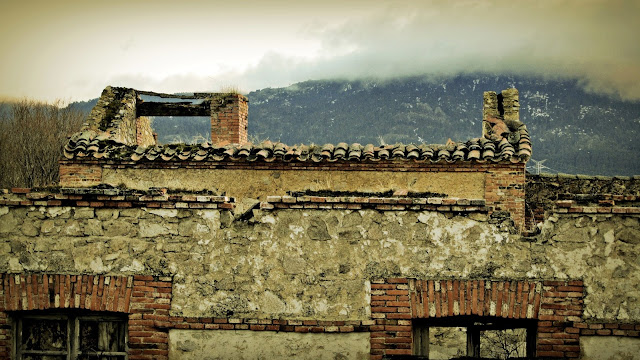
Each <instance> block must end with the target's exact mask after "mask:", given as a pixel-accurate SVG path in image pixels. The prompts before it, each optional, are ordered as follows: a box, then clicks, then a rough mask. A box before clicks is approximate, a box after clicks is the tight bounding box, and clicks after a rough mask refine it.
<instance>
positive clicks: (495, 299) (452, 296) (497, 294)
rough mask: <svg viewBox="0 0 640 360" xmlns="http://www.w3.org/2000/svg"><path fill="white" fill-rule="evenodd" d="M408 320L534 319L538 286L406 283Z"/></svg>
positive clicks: (530, 283)
mask: <svg viewBox="0 0 640 360" xmlns="http://www.w3.org/2000/svg"><path fill="white" fill-rule="evenodd" d="M408 285H409V286H408V287H409V296H410V299H411V317H412V318H414V319H428V318H439V317H448V316H457V315H479V316H494V317H498V318H506V319H538V315H539V312H540V302H541V298H542V291H543V287H542V283H541V282H535V281H526V280H522V281H503V280H416V279H409V284H408Z"/></svg>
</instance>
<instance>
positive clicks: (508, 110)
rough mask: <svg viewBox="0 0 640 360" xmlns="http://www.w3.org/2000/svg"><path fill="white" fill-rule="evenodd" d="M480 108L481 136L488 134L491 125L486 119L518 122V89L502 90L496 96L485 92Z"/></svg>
mask: <svg viewBox="0 0 640 360" xmlns="http://www.w3.org/2000/svg"><path fill="white" fill-rule="evenodd" d="M483 100H484V103H483V106H482V136H486V135H487V134H489V133H490V131H491V127H492V125H490V124H488V122H487V120H488V119H499V120H503V121H505V120H506V121H507V122H508V121H509V120H518V121H519V120H520V93H519V92H518V89H516V88H511V89H506V90H502V93H500V94H497V93H496V92H495V91H485V92H484V96H483Z"/></svg>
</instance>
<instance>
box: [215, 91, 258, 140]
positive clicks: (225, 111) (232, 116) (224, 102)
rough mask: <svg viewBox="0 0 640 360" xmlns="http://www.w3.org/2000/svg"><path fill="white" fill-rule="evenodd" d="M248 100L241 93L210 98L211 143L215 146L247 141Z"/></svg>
mask: <svg viewBox="0 0 640 360" xmlns="http://www.w3.org/2000/svg"><path fill="white" fill-rule="evenodd" d="M248 121H249V100H248V99H247V98H246V97H245V96H244V95H241V94H224V95H219V97H216V98H213V99H211V143H212V144H214V145H217V146H224V145H227V144H244V143H246V142H247V127H248V124H249V122H248Z"/></svg>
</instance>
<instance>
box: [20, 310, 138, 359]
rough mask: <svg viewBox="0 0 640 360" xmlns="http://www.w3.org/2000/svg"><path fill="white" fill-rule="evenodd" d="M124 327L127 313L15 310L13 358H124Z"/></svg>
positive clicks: (125, 355)
mask: <svg viewBox="0 0 640 360" xmlns="http://www.w3.org/2000/svg"><path fill="white" fill-rule="evenodd" d="M126 331H127V319H126V316H114V315H107V314H96V313H81V312H74V313H50V312H33V313H29V314H18V315H17V316H16V317H15V354H16V359H18V360H54V359H55V360H58V359H66V360H76V359H77V360H94V359H96V360H121V359H127V349H126V339H127V334H126Z"/></svg>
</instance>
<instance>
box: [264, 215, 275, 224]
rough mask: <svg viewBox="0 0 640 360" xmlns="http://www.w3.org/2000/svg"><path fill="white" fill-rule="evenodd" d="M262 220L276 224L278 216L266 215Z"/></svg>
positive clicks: (265, 222)
mask: <svg viewBox="0 0 640 360" xmlns="http://www.w3.org/2000/svg"><path fill="white" fill-rule="evenodd" d="M260 222H262V223H263V224H271V225H274V224H275V223H276V218H274V217H273V216H271V215H265V216H263V217H262V218H261V219H260Z"/></svg>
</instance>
